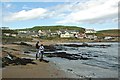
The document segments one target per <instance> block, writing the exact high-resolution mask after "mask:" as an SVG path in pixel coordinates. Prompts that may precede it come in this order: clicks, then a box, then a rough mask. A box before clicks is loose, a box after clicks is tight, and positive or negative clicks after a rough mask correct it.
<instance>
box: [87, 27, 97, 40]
mask: <svg viewBox="0 0 120 80" xmlns="http://www.w3.org/2000/svg"><path fill="white" fill-rule="evenodd" d="M85 34H86V38H88V39H90V40H95V39H97V36H96V31H95V30H94V29H86V30H85Z"/></svg>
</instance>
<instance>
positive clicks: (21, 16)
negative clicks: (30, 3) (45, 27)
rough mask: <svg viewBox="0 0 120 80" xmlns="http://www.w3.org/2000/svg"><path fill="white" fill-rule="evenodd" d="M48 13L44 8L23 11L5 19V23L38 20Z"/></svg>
mask: <svg viewBox="0 0 120 80" xmlns="http://www.w3.org/2000/svg"><path fill="white" fill-rule="evenodd" d="M45 12H47V10H46V9H43V8H35V9H31V10H22V11H19V12H15V13H12V14H10V15H9V16H6V17H4V18H3V20H4V21H21V20H30V19H36V18H42V17H43V16H44V13H45Z"/></svg>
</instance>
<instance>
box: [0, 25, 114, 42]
mask: <svg viewBox="0 0 120 80" xmlns="http://www.w3.org/2000/svg"><path fill="white" fill-rule="evenodd" d="M2 29H4V30H8V29H9V28H6V27H3V28H2ZM96 34H97V32H96V31H95V30H94V29H85V31H84V32H80V31H79V30H56V31H51V30H38V31H35V30H19V31H17V34H13V33H12V34H11V33H3V35H5V36H13V37H26V38H31V37H38V38H46V37H60V38H78V39H85V38H86V39H90V40H96V39H100V38H101V37H99V36H97V35H96ZM112 38H113V37H111V36H105V37H104V39H106V40H108V39H112Z"/></svg>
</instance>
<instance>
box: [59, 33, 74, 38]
mask: <svg viewBox="0 0 120 80" xmlns="http://www.w3.org/2000/svg"><path fill="white" fill-rule="evenodd" d="M60 37H61V38H70V37H74V34H72V33H69V32H65V33H62V34H61V35H60Z"/></svg>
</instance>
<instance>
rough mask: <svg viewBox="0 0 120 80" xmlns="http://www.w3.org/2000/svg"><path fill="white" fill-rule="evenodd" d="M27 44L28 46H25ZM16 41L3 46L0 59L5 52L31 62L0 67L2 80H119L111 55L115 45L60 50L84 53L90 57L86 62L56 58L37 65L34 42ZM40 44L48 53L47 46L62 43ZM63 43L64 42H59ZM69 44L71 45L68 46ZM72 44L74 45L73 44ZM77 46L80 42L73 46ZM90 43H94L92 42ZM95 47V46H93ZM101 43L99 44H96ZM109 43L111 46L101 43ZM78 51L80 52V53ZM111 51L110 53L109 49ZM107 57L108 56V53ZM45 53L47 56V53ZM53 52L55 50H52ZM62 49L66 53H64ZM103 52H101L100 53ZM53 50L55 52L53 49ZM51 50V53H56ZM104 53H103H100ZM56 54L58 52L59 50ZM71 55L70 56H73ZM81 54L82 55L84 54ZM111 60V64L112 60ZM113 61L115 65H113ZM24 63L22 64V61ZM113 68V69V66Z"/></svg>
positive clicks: (46, 42)
mask: <svg viewBox="0 0 120 80" xmlns="http://www.w3.org/2000/svg"><path fill="white" fill-rule="evenodd" d="M25 43H27V44H25ZM25 43H22V44H21V42H17V43H14V44H5V45H2V50H3V52H2V57H5V56H7V55H6V52H8V53H10V54H12V55H14V56H16V57H19V58H21V59H31V60H32V61H31V62H28V63H26V64H25V65H24V64H17V65H16V64H9V65H7V66H5V67H3V68H2V78H81V79H82V78H83V79H84V78H88V79H89V78H118V71H117V62H116V60H117V57H116V56H117V51H116V52H115V54H114V55H113V54H112V53H111V52H112V51H113V52H114V48H116V44H114V43H113V45H112V47H108V48H102V47H100V48H97V47H96V48H95V47H93V48H92V47H91V48H90V47H89V48H88V47H77V48H76V47H67V46H64V47H62V50H60V51H63V52H65V51H66V52H67V53H69V55H70V54H72V53H74V54H79V53H80V54H83V53H84V52H86V53H87V54H85V53H84V54H85V55H88V56H91V55H93V56H91V57H92V58H91V59H89V58H88V60H68V59H67V58H66V59H65V58H59V57H53V58H49V57H44V59H45V60H48V61H49V62H44V61H42V62H40V61H39V60H36V59H35V53H36V48H35V43H36V41H33V42H25ZM40 43H42V44H44V46H49V47H48V48H50V49H49V50H51V49H52V48H51V47H50V45H52V46H53V45H55V44H59V43H62V42H54V41H41V42H40ZM62 44H65V43H62ZM67 44H70V43H67ZM72 44H73V43H72ZM74 44H77V45H78V44H80V43H74ZM91 44H93V43H91ZM94 44H96V43H94ZM97 44H101V43H97ZM102 44H110V43H102ZM79 48H80V50H79ZM112 48H113V50H112ZM107 49H110V50H111V51H109V55H108V54H107V52H108V50H107ZM49 50H48V52H47V53H50V51H49ZM53 50H54V49H53ZM64 50H65V51H64ZM103 50H104V51H103ZM55 51H56V50H55ZM55 51H53V52H55ZM102 51H103V52H102ZM58 52H59V49H58ZM74 54H72V56H73V55H74ZM84 54H83V55H84ZM112 60H113V61H112ZM114 61H115V63H113V62H114ZM23 63H24V61H23ZM112 66H113V67H112Z"/></svg>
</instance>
